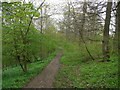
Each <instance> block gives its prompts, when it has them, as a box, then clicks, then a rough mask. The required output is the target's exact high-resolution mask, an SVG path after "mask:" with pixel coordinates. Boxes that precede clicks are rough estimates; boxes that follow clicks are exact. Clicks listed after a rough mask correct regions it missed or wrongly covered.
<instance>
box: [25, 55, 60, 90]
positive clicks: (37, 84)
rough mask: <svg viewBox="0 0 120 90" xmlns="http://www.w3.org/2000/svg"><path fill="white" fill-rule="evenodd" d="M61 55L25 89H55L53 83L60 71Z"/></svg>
mask: <svg viewBox="0 0 120 90" xmlns="http://www.w3.org/2000/svg"><path fill="white" fill-rule="evenodd" d="M61 55H62V54H61V53H58V54H57V55H56V57H55V58H54V59H53V60H52V61H51V62H50V63H49V65H48V66H47V67H46V68H45V69H44V70H43V71H42V72H41V73H40V74H39V75H38V76H36V77H35V78H34V79H33V80H32V81H31V82H30V83H28V84H27V85H26V86H25V88H53V87H54V86H53V82H54V80H55V78H54V76H55V74H56V73H57V72H58V70H59V67H60V63H59V59H60V57H61Z"/></svg>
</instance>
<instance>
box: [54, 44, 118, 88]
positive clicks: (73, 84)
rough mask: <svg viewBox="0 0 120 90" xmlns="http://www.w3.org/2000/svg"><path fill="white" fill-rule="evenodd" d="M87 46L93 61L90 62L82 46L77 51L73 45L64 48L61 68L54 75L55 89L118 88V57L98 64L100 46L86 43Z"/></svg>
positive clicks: (113, 56) (112, 57) (112, 56)
mask: <svg viewBox="0 0 120 90" xmlns="http://www.w3.org/2000/svg"><path fill="white" fill-rule="evenodd" d="M66 45H67V44H66ZM69 45H70V44H69ZM87 46H88V48H89V50H90V52H91V53H92V55H93V56H94V58H95V61H91V58H90V57H89V55H88V54H87V52H86V50H85V48H84V47H83V45H81V47H80V48H79V49H78V48H77V45H75V44H71V45H70V46H64V50H63V51H64V56H63V57H62V58H61V63H62V67H61V69H60V71H59V73H58V74H57V75H56V82H55V87H56V88H117V87H118V86H117V85H118V62H117V60H118V57H117V56H116V55H111V59H110V60H111V61H110V62H100V60H101V59H100V57H101V51H100V49H101V48H100V47H101V44H100V43H88V44H87ZM65 48H67V49H65ZM97 55H98V56H97Z"/></svg>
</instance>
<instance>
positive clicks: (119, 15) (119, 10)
mask: <svg viewBox="0 0 120 90" xmlns="http://www.w3.org/2000/svg"><path fill="white" fill-rule="evenodd" d="M116 27H117V31H118V34H117V40H118V55H119V54H120V1H119V2H118V5H117V25H116ZM119 58H120V57H119Z"/></svg>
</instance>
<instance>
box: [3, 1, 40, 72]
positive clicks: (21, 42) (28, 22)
mask: <svg viewBox="0 0 120 90" xmlns="http://www.w3.org/2000/svg"><path fill="white" fill-rule="evenodd" d="M2 7H3V17H2V23H3V40H4V41H3V44H4V45H5V47H3V59H5V58H6V55H7V56H9V57H10V56H11V57H12V56H13V57H12V58H11V59H13V58H14V60H17V61H14V62H18V63H19V64H20V66H21V68H22V70H23V72H27V62H28V61H29V57H30V56H31V55H30V54H31V53H30V52H31V51H33V50H34V49H33V48H31V47H30V45H31V43H32V42H31V40H32V39H31V37H32V34H33V33H35V32H37V31H36V29H35V28H34V25H33V23H32V19H33V17H38V16H39V15H40V14H39V12H38V11H37V10H38V9H37V10H36V9H35V8H34V6H33V4H32V3H28V4H26V3H23V4H22V3H21V2H13V3H7V2H3V5H2ZM39 8H40V7H39ZM10 46H11V47H10ZM7 50H10V52H8V51H7ZM11 51H12V52H11ZM28 52H29V53H28ZM8 59H9V58H8ZM6 60H7V59H6ZM7 61H9V60H7ZM12 63H13V62H11V61H10V64H12Z"/></svg>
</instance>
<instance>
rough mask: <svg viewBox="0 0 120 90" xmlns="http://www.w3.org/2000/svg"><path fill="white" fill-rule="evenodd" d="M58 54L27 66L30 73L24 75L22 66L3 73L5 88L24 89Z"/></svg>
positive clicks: (3, 85)
mask: <svg viewBox="0 0 120 90" xmlns="http://www.w3.org/2000/svg"><path fill="white" fill-rule="evenodd" d="M55 55H56V52H54V53H52V54H50V55H49V56H48V57H47V58H46V59H45V60H42V61H38V62H34V63H30V64H28V65H27V67H28V73H26V74H25V73H24V72H22V70H21V67H20V66H17V67H10V68H8V69H7V70H5V71H3V73H2V76H3V77H2V78H3V80H2V81H3V82H2V87H3V88H23V87H24V85H25V84H26V83H27V82H29V81H30V79H31V78H33V77H35V76H36V75H37V74H38V73H40V72H41V71H42V70H43V68H44V67H45V66H46V65H47V64H48V63H49V62H50V61H51V60H52V59H53V58H54V57H55Z"/></svg>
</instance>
